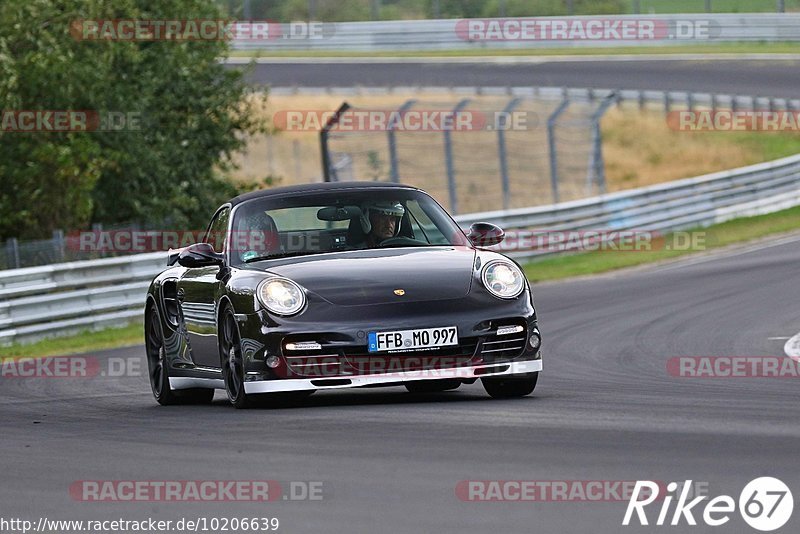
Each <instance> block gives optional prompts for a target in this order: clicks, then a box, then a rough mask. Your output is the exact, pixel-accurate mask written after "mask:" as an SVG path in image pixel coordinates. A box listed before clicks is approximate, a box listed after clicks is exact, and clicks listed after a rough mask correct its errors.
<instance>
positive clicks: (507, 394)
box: [481, 372, 539, 399]
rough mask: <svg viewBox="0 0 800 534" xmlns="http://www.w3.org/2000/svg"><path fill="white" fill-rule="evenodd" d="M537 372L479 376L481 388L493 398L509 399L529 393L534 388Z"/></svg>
mask: <svg viewBox="0 0 800 534" xmlns="http://www.w3.org/2000/svg"><path fill="white" fill-rule="evenodd" d="M538 380H539V373H538V372H537V373H530V374H527V375H509V376H499V377H496V378H492V377H489V378H481V383H483V389H485V390H486V393H488V394H489V396H490V397H492V398H494V399H511V398H515V397H524V396H525V395H530V394H531V393H533V390H534V389H536V382H537V381H538Z"/></svg>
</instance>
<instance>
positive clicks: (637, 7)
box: [633, 0, 642, 15]
mask: <svg viewBox="0 0 800 534" xmlns="http://www.w3.org/2000/svg"><path fill="white" fill-rule="evenodd" d="M641 11H642V8H641V5H640V3H639V0H633V14H634V15H638V14H639V13H640V12H641Z"/></svg>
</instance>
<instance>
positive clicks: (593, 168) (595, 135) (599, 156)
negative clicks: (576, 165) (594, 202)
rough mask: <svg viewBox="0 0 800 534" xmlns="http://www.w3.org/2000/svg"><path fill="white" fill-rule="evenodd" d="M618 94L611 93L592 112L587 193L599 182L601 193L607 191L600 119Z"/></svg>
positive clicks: (598, 187)
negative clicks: (590, 154) (590, 153)
mask: <svg viewBox="0 0 800 534" xmlns="http://www.w3.org/2000/svg"><path fill="white" fill-rule="evenodd" d="M615 99H616V95H615V93H614V92H612V93H610V94H609V95H608V96H607V97H606V98H605V100H603V102H602V103H601V104H600V106H599V107H598V108H597V110H596V111H595V112H594V113H592V156H591V162H590V165H589V169H588V172H587V173H586V189H587V193H591V187H592V184H595V183H596V184H597V189H598V190H599V192H600V194H603V193H605V192H606V169H605V161H604V159H603V139H602V136H601V135H600V119H602V118H603V115H604V114H605V112H606V111H608V108H610V107H611V106H612V105H613V104H614V100H615Z"/></svg>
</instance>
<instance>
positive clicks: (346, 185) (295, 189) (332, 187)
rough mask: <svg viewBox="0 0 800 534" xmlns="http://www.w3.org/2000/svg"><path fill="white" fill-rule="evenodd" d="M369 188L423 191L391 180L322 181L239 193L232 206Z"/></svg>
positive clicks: (232, 201) (231, 202)
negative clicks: (247, 202)
mask: <svg viewBox="0 0 800 534" xmlns="http://www.w3.org/2000/svg"><path fill="white" fill-rule="evenodd" d="M369 189H412V190H416V191H421V189H419V188H418V187H414V186H410V185H403V184H397V183H389V182H322V183H313V184H300V185H289V186H284V187H272V188H269V189H261V190H259V191H252V192H250V193H245V194H243V195H239V196H238V197H236V198H234V199H232V200H231V201H230V204H231V206H236V205H237V204H241V203H242V202H246V201H248V200H253V199H255V198H269V197H273V196H286V195H292V194H295V193H297V194H300V193H317V192H323V191H345V190H349V191H358V190H369Z"/></svg>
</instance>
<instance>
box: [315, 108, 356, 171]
mask: <svg viewBox="0 0 800 534" xmlns="http://www.w3.org/2000/svg"><path fill="white" fill-rule="evenodd" d="M348 109H350V104H348V103H347V102H344V103H342V105H341V106H339V109H337V110H336V113H334V114H333V116H331V118H330V119H328V122H327V123H325V126H323V127H322V130H320V132H319V144H320V151H321V152H322V177H323V179H324V180H325V181H326V182H330V181H334V182H335V181H337V177H336V169H334V168H333V163H332V162H331V155H330V152H329V150H328V132H329V131H330V129H331V128H333V126H334V125H335V124H336V123H337V122H339V117H341V116H342V113H344V112H345V111H347V110H348Z"/></svg>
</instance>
